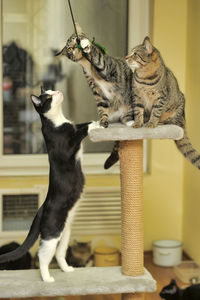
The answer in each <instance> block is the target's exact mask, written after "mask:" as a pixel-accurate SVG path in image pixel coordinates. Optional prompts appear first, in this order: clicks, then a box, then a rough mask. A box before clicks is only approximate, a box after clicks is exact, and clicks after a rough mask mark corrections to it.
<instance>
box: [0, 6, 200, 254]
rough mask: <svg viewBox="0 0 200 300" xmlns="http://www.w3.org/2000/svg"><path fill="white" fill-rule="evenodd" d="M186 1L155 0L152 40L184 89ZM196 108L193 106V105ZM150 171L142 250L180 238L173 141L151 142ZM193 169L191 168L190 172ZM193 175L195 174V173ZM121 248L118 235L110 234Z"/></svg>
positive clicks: (179, 169)
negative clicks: (153, 242)
mask: <svg viewBox="0 0 200 300" xmlns="http://www.w3.org/2000/svg"><path fill="white" fill-rule="evenodd" d="M186 12H187V0H176V1H174V0H168V1H165V0H155V1H154V17H153V43H154V44H155V46H156V47H158V48H159V49H160V51H161V53H162V55H163V58H164V60H165V62H166V64H167V65H168V66H169V67H170V68H171V69H172V70H173V72H174V73H175V75H176V76H177V79H178V81H179V84H180V87H181V89H182V91H184V92H185V69H186V29H187V27H186V25H187V13H186ZM195 109H196V108H195ZM149 161H150V174H147V175H145V176H144V212H145V224H144V229H145V250H149V249H151V245H152V241H153V240H156V239H162V238H164V239H178V240H182V238H183V235H182V216H183V201H182V200H183V166H184V162H183V157H182V155H181V154H180V153H179V151H178V150H177V149H176V147H175V144H174V142H173V141H167V140H164V141H156V140H154V141H152V143H151V145H150V160H149ZM193 171H194V168H193V169H192V171H191V172H193ZM194 177H195V176H194ZM42 182H43V183H44V184H46V183H47V182H48V180H47V178H45V177H42V178H41V177H39V178H38V177H33V178H26V177H24V178H11V179H7V178H0V187H4V188H5V187H16V186H25V187H30V186H33V185H34V184H38V183H39V184H41V183H42ZM86 184H87V185H88V186H104V185H111V186H116V185H119V176H117V175H115V176H91V175H90V176H87V178H86ZM111 240H112V243H113V244H114V245H116V246H118V247H120V237H116V236H113V237H111Z"/></svg>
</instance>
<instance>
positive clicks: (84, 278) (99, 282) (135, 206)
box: [0, 124, 183, 300]
mask: <svg viewBox="0 0 200 300" xmlns="http://www.w3.org/2000/svg"><path fill="white" fill-rule="evenodd" d="M182 137H183V130H182V128H180V127H178V126H175V125H165V126H158V127H157V128H155V129H150V128H139V129H133V128H128V127H126V126H124V125H122V124H113V125H111V126H109V128H106V129H104V128H98V129H94V130H92V131H91V132H90V139H91V140H92V141H93V142H100V141H111V140H112V141H116V140H118V141H120V152H119V155H120V179H121V203H122V267H106V268H97V267H92V268H78V269H76V270H75V271H74V272H71V273H63V272H61V271H60V270H51V274H52V275H53V276H54V278H55V280H56V281H55V282H54V283H45V282H42V281H41V278H40V274H39V270H26V271H1V272H0V297H1V298H25V297H37V296H67V295H91V294H116V293H121V294H122V299H123V300H132V299H133V300H139V299H144V293H145V292H153V291H155V290H156V283H155V281H154V279H153V278H152V276H151V275H150V273H149V272H148V271H147V270H146V269H145V268H144V262H143V204H142V182H143V139H174V140H178V139H181V138H182ZM11 286H12V289H10V287H11Z"/></svg>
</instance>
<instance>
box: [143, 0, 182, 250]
mask: <svg viewBox="0 0 200 300" xmlns="http://www.w3.org/2000/svg"><path fill="white" fill-rule="evenodd" d="M186 19H187V1H186V0H176V1H174V0H168V1H165V0H155V1H154V16H153V43H154V45H155V46H156V47H157V48H158V49H159V50H160V52H161V54H162V56H163V59H164V61H165V63H166V65H167V66H168V67H169V68H170V69H171V70H172V71H173V72H174V74H175V76H176V77H177V79H178V81H179V85H180V88H181V90H182V91H183V92H184V90H185V67H186V23H187V22H186V21H187V20H186ZM151 164H152V166H151V174H150V175H149V176H146V177H145V180H144V202H145V206H144V207H145V249H150V248H151V242H152V240H155V239H162V238H164V239H178V240H182V214H183V206H182V199H183V156H182V155H181V154H180V152H179V151H178V150H177V149H176V146H175V144H174V142H173V141H167V140H164V141H160V140H159V141H158V140H154V141H152V149H151Z"/></svg>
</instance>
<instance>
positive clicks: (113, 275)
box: [0, 267, 156, 300]
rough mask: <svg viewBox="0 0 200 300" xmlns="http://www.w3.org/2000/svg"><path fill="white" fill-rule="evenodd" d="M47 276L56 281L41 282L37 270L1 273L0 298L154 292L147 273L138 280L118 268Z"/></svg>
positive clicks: (81, 269)
mask: <svg viewBox="0 0 200 300" xmlns="http://www.w3.org/2000/svg"><path fill="white" fill-rule="evenodd" d="M50 273H51V275H52V276H53V277H54V278H55V282H53V283H46V282H43V281H42V280H41V277H40V272H39V270H19V271H1V272H0V298H26V297H42V296H45V297H48V296H49V297H50V296H51V297H53V296H67V295H71V296H73V295H94V294H99V295H100V294H101V295H103V294H104V295H105V294H121V293H142V292H153V291H155V288H156V282H155V280H154V279H153V278H152V276H151V275H150V273H149V272H148V271H147V270H144V274H143V275H141V276H137V277H132V276H125V275H123V274H122V272H121V267H105V268H100V267H90V268H77V269H75V270H74V272H69V273H64V272H62V271H61V270H50ZM127 295H128V294H127ZM129 299H130V300H131V299H132V298H127V299H126V300H129ZM134 299H135V298H134ZM139 299H140V298H139Z"/></svg>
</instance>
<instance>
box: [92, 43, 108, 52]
mask: <svg viewBox="0 0 200 300" xmlns="http://www.w3.org/2000/svg"><path fill="white" fill-rule="evenodd" d="M92 43H93V44H94V45H95V46H97V47H99V48H100V49H101V50H102V51H103V52H104V53H106V54H108V50H107V49H106V48H105V47H104V46H102V45H101V44H99V43H97V42H95V41H94V40H93V41H92Z"/></svg>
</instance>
